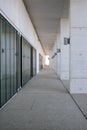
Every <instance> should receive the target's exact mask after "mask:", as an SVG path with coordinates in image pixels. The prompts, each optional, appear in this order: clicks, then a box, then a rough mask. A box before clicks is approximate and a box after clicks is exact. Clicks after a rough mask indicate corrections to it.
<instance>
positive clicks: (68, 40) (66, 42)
mask: <svg viewBox="0 0 87 130" xmlns="http://www.w3.org/2000/svg"><path fill="white" fill-rule="evenodd" d="M68 44H70V38H67V37H64V45H68Z"/></svg>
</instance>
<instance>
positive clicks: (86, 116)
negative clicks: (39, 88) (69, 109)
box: [58, 77, 87, 120]
mask: <svg viewBox="0 0 87 130" xmlns="http://www.w3.org/2000/svg"><path fill="white" fill-rule="evenodd" d="M58 79H59V80H60V81H61V83H62V85H63V87H64V88H65V89H66V91H67V92H68V94H69V95H70V97H71V98H72V100H73V101H74V103H75V104H76V106H77V107H78V109H79V110H80V112H81V113H82V115H83V116H84V118H85V119H86V120H87V115H85V114H84V112H83V111H82V109H81V108H80V106H79V105H78V103H77V102H76V100H75V99H74V98H73V96H72V94H70V92H69V90H68V89H67V88H66V87H65V85H64V83H63V81H62V80H61V79H60V78H59V77H58Z"/></svg>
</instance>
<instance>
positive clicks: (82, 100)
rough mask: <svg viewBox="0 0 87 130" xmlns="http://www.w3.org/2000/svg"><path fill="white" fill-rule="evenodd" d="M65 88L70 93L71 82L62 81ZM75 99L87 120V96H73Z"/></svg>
mask: <svg viewBox="0 0 87 130" xmlns="http://www.w3.org/2000/svg"><path fill="white" fill-rule="evenodd" d="M62 82H63V84H64V86H65V87H66V88H67V89H68V91H69V80H63V81H62ZM71 95H72V97H73V98H74V100H75V102H76V103H77V104H78V106H79V107H80V109H81V111H82V112H83V113H84V115H85V117H86V118H87V94H71Z"/></svg>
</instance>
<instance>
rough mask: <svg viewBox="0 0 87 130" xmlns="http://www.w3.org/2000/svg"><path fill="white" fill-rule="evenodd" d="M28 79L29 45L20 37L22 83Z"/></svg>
mask: <svg viewBox="0 0 87 130" xmlns="http://www.w3.org/2000/svg"><path fill="white" fill-rule="evenodd" d="M29 79H30V45H29V43H28V42H27V41H26V40H25V39H24V38H22V85H24V84H25V83H26V82H27V81H28V80H29Z"/></svg>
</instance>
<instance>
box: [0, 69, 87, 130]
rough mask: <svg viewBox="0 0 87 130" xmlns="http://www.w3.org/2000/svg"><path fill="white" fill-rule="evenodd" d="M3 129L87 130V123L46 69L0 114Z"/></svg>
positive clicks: (0, 125) (50, 72)
mask: <svg viewBox="0 0 87 130" xmlns="http://www.w3.org/2000/svg"><path fill="white" fill-rule="evenodd" d="M0 130H87V120H86V119H85V118H84V116H83V114H82V113H81V112H80V110H79V109H78V107H77V106H76V104H75V103H74V101H73V100H72V98H71V97H70V95H69V94H68V93H67V91H66V89H65V88H64V86H63V85H62V83H61V81H60V80H59V79H58V77H57V75H56V74H55V73H54V71H53V70H51V69H49V68H46V69H43V70H42V71H41V72H40V73H39V74H38V75H36V76H35V77H34V78H32V79H31V80H30V81H29V82H28V83H27V84H26V85H25V87H24V88H23V89H22V90H21V91H20V92H19V93H18V94H17V95H16V96H15V97H14V98H13V99H12V100H11V101H10V102H9V103H8V104H7V105H6V106H5V107H4V108H3V109H2V110H1V111H0Z"/></svg>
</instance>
